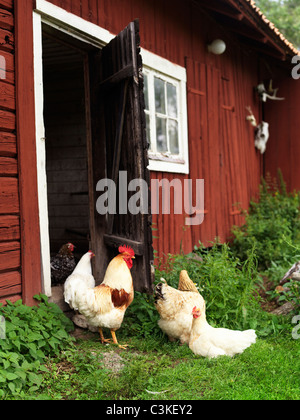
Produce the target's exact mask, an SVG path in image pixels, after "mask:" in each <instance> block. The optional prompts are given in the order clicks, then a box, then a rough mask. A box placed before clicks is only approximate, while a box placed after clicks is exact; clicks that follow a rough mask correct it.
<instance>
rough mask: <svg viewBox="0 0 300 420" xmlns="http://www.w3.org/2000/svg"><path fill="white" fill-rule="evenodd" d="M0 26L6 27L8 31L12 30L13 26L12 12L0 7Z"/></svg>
mask: <svg viewBox="0 0 300 420" xmlns="http://www.w3.org/2000/svg"><path fill="white" fill-rule="evenodd" d="M0 7H1V5H0ZM0 28H1V29H7V30H9V31H12V30H13V28H14V17H13V14H12V13H11V12H8V11H7V10H4V9H1V8H0Z"/></svg>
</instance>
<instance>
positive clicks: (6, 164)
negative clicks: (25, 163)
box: [0, 157, 18, 176]
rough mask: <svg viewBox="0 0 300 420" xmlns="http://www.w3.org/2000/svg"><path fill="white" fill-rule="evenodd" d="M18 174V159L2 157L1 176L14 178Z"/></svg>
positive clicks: (0, 162) (0, 159)
mask: <svg viewBox="0 0 300 420" xmlns="http://www.w3.org/2000/svg"><path fill="white" fill-rule="evenodd" d="M17 174H18V162H17V159H14V158H10V157H0V176H13V175H17Z"/></svg>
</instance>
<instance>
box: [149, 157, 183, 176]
mask: <svg viewBox="0 0 300 420" xmlns="http://www.w3.org/2000/svg"><path fill="white" fill-rule="evenodd" d="M148 169H149V171H156V172H173V173H180V174H188V173H189V165H188V162H186V161H185V160H183V159H179V158H177V159H176V158H172V157H166V156H163V155H152V154H150V153H149V165H148Z"/></svg>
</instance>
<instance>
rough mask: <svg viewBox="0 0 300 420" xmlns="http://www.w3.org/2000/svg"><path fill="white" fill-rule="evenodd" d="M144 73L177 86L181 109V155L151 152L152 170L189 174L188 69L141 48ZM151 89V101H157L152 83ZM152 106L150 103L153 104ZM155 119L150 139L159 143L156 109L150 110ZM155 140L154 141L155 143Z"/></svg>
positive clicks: (179, 113)
mask: <svg viewBox="0 0 300 420" xmlns="http://www.w3.org/2000/svg"><path fill="white" fill-rule="evenodd" d="M141 54H142V59H143V67H144V72H145V73H148V74H149V75H150V80H152V78H153V77H154V76H157V77H159V78H161V79H162V80H164V81H166V82H170V83H171V84H173V85H175V86H176V87H177V95H178V97H177V111H178V116H177V119H178V123H179V124H178V138H179V139H178V140H179V155H175V156H172V155H170V156H164V154H162V153H159V152H155V151H154V152H152V151H149V153H148V156H149V166H148V169H149V170H150V171H160V172H175V173H183V174H188V173H189V156H188V126H187V101H186V69H185V68H184V67H181V66H179V65H177V64H174V63H172V62H171V61H169V60H166V59H165V58H162V57H160V56H158V55H156V54H153V53H151V52H149V51H146V50H143V49H142V50H141ZM149 87H150V88H151V87H152V89H151V91H149V102H150V103H152V108H153V101H154V86H153V85H152V82H150V86H149ZM150 108H151V105H150ZM150 112H152V118H151V123H150V138H151V139H152V141H153V143H154V142H156V130H155V115H154V114H155V110H154V109H151V110H150ZM153 143H152V144H153Z"/></svg>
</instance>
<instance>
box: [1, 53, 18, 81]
mask: <svg viewBox="0 0 300 420" xmlns="http://www.w3.org/2000/svg"><path fill="white" fill-rule="evenodd" d="M0 50H1V45H0ZM0 55H1V62H0V69H1V70H2V72H1V75H2V76H1V77H2V79H3V80H5V81H6V82H7V83H11V84H14V82H15V63H14V55H13V54H12V53H10V52H8V51H3V50H1V52H0ZM3 71H5V77H3Z"/></svg>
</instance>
